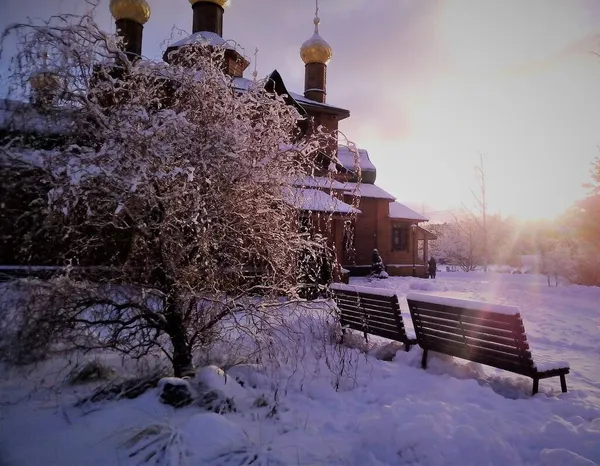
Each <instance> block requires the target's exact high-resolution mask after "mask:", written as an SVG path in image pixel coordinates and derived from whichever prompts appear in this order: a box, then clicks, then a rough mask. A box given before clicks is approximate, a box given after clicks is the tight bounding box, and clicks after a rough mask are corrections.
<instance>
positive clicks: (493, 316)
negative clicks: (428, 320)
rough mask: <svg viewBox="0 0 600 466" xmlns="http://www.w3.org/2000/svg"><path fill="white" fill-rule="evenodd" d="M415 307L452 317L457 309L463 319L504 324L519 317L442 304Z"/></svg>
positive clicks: (419, 304) (417, 304) (418, 304)
mask: <svg viewBox="0 0 600 466" xmlns="http://www.w3.org/2000/svg"><path fill="white" fill-rule="evenodd" d="M415 304H416V306H417V307H419V308H422V309H423V310H426V311H427V312H429V311H435V312H438V313H441V314H449V315H454V314H455V313H456V312H457V309H459V310H460V315H461V316H463V317H470V318H476V319H484V320H491V321H494V322H504V323H507V324H512V323H513V322H514V319H515V317H516V316H519V317H520V314H514V315H510V314H501V313H498V312H492V311H485V310H480V311H479V310H475V309H464V308H455V307H452V306H447V305H444V304H434V303H415Z"/></svg>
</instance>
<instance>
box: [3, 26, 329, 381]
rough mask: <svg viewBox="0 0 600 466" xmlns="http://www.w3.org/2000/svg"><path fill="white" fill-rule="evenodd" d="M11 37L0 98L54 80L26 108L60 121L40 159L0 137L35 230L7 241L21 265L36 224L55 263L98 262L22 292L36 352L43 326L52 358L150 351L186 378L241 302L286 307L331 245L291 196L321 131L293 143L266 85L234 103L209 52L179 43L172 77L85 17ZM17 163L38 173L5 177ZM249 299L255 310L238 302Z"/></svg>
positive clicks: (23, 144)
mask: <svg viewBox="0 0 600 466" xmlns="http://www.w3.org/2000/svg"><path fill="white" fill-rule="evenodd" d="M11 34H14V35H16V37H17V40H18V43H19V50H18V54H17V56H16V58H15V60H14V61H13V67H12V72H11V76H10V78H11V80H10V83H9V84H10V88H11V89H14V90H16V91H17V93H19V92H23V91H22V90H24V92H25V93H27V92H29V91H30V90H31V89H30V87H29V80H30V78H31V76H37V75H39V74H40V73H45V75H44V76H51V77H52V83H53V85H52V86H50V87H48V88H47V89H46V90H47V91H51V92H52V93H53V96H55V97H56V98H50V99H34V100H35V103H36V105H37V114H38V115H44V116H45V118H47V119H52V118H55V116H54V115H59V114H60V115H62V117H65V115H67V116H68V118H67V119H68V122H69V123H68V131H66V132H65V133H64V135H63V136H64V137H63V139H62V140H61V141H59V142H57V143H56V145H55V146H54V147H53V148H52V149H48V148H45V149H44V148H42V149H40V148H36V147H34V146H35V145H33V146H32V145H28V142H27V141H25V140H24V139H23V138H19V137H15V138H9V139H5V140H4V141H3V145H2V147H1V149H0V166H1V167H3V170H4V171H3V174H5V175H6V176H10V177H12V179H7V178H3V184H4V183H5V182H6V183H12V184H13V185H15V186H16V185H19V186H20V187H21V188H23V189H25V190H28V192H30V193H33V194H32V195H34V197H35V199H33V200H32V201H31V202H29V201H28V203H27V206H28V210H29V212H30V214H31V215H33V216H34V217H38V218H41V219H42V221H31V222H25V223H23V224H20V225H21V226H20V228H19V229H16V230H14V231H13V233H12V237H11V234H10V233H8V232H6V231H4V232H3V235H4V238H5V239H7V240H10V241H11V243H12V244H17V243H18V244H20V248H21V253H22V256H21V257H25V258H27V257H29V255H30V253H31V251H33V250H35V249H36V248H37V247H38V245H37V244H36V237H37V236H36V235H37V233H38V231H37V230H38V229H40V228H42V225H43V228H44V229H45V230H44V231H46V232H48V231H50V232H52V234H51V235H50V236H52V237H53V238H54V239H61V240H62V244H64V245H67V246H68V248H67V249H66V250H64V251H60V255H59V258H60V260H61V262H63V263H66V262H69V261H70V263H72V264H73V265H82V264H83V265H94V264H97V263H98V259H99V258H100V259H101V261H100V262H101V264H102V265H103V268H101V269H100V270H97V269H94V271H95V272H96V273H94V274H93V275H90V274H85V273H83V272H82V271H81V270H79V269H72V270H70V271H69V274H68V275H66V276H64V277H60V278H58V279H56V280H52V281H49V282H38V283H35V284H32V285H31V286H32V290H37V294H34V293H32V294H31V295H29V298H31V299H29V300H28V301H27V302H26V303H22V304H23V307H22V308H21V311H20V313H19V314H18V316H19V319H20V320H19V322H21V323H22V324H23V328H22V329H21V330H22V331H23V332H25V330H27V329H29V331H28V333H27V332H25V333H23V332H22V333H21V334H20V335H25V334H26V335H29V336H30V337H31V340H30V343H31V344H34V343H37V342H39V340H40V339H41V338H42V337H41V336H40V335H41V333H43V331H42V330H43V329H45V330H44V331H47V332H48V335H46V336H47V337H48V338H52V339H53V341H56V342H59V343H60V344H61V349H65V348H79V349H83V350H90V349H95V348H111V349H116V350H119V351H123V352H124V353H127V354H128V355H130V356H132V357H141V356H143V355H145V354H147V353H148V352H149V351H151V350H153V349H159V350H162V351H163V352H164V353H165V354H166V355H167V356H168V357H169V358H170V360H171V362H172V364H173V369H174V373H175V375H176V376H183V375H186V374H191V373H193V372H194V366H193V361H192V354H193V350H194V348H196V347H198V346H201V345H205V344H207V342H208V341H210V337H211V335H212V333H211V332H213V331H214V329H215V328H216V326H217V325H218V323H219V322H220V321H221V320H222V319H223V318H225V317H228V316H231V315H232V313H233V312H234V311H235V310H236V309H238V306H239V303H240V302H244V303H245V306H246V310H247V312H254V313H255V314H254V316H255V318H256V319H260V318H261V316H262V315H263V314H264V315H266V314H265V313H268V312H269V309H271V307H272V305H274V304H277V305H279V303H280V302H281V301H280V300H281V298H282V297H288V298H291V299H293V298H296V297H298V292H299V289H300V288H301V284H300V283H299V282H298V275H299V274H298V270H297V265H298V260H299V258H302V260H303V261H304V263H320V262H319V261H321V262H322V260H321V259H322V258H323V257H324V256H326V255H327V246H326V244H325V239H324V238H317V237H314V236H313V237H311V236H310V235H308V234H306V233H302V232H301V229H300V228H299V224H298V221H297V220H298V215H297V210H296V208H295V207H294V206H293V204H294V203H293V202H290V201H291V199H290V198H291V197H292V191H291V186H292V185H293V183H294V181H296V180H297V179H298V178H299V177H302V176H305V175H306V174H308V173H311V172H312V169H313V168H314V167H313V164H312V161H313V160H314V153H315V152H316V151H318V150H319V149H321V148H323V147H327V146H328V144H330V140H329V137H330V136H329V135H327V134H325V133H324V132H322V131H321V130H319V129H316V130H315V131H314V132H312V133H311V135H310V136H308V137H305V138H302V139H298V132H297V129H298V121H299V119H300V115H299V114H298V112H297V110H295V109H294V108H293V107H291V106H289V105H286V103H285V102H284V99H283V98H282V97H279V96H277V95H274V94H272V93H269V92H267V91H266V90H265V89H264V86H262V85H256V86H250V87H249V88H248V89H247V90H246V91H244V92H240V91H239V90H238V89H237V88H236V87H235V86H234V82H233V81H232V79H231V78H230V77H229V76H227V75H225V74H224V73H223V71H222V66H221V63H222V61H223V57H224V50H223V49H220V48H217V47H208V46H206V45H204V44H192V45H188V46H185V47H182V48H181V49H179V50H178V51H176V52H173V55H172V59H173V61H175V62H177V63H178V65H177V66H176V65H172V66H171V65H167V64H166V63H163V62H155V61H151V60H147V59H143V60H138V61H134V62H132V61H130V60H129V59H128V57H127V56H126V54H125V53H124V52H123V51H122V49H121V48H120V44H119V42H118V40H117V39H116V38H115V37H114V36H112V35H110V34H107V33H105V32H103V31H102V30H101V29H100V28H99V27H98V26H97V25H96V23H95V22H94V20H93V18H92V17H91V16H89V15H84V16H82V17H77V16H60V17H57V18H53V19H51V20H50V21H48V22H47V23H42V24H19V25H14V26H11V27H10V29H8V30H7V31H6V32H5V35H4V37H7V36H9V35H11ZM42 54H45V56H47V59H46V62H45V63H44V65H43V69H40V66H42V64H41V63H40V60H39V58H38V57H39V56H40V55H42ZM56 106H58V107H59V109H60V111H57V110H56ZM15 118H16V116H15ZM51 124H52V122H51ZM54 124H56V125H59V124H60V123H59V122H58V121H54ZM17 164H20V165H23V166H28V169H29V171H30V172H31V173H34V172H35V173H37V174H36V175H35V176H28V177H25V178H21V179H17V178H15V177H16V176H17V174H18V171H15V169H14V167H15V166H16V165H17ZM38 172H41V173H38ZM40 179H43V182H44V185H45V186H46V188H45V191H44V192H40V191H39V190H38V189H37V186H36V185H35V184H36V183H39V180H40ZM17 181H18V183H17ZM19 183H20V184H19ZM36 196H37V197H36ZM17 207H18V205H17ZM19 209H21V210H20V211H22V210H23V209H22V208H21V207H19ZM20 211H19V212H20ZM15 212H16V211H15ZM111 238H112V239H111ZM111 245H112V247H110V246H111ZM310 257H312V258H313V259H314V260H309V259H310ZM256 294H260V295H261V297H262V299H261V300H260V302H257V301H251V300H249V299H247V300H245V301H244V297H248V296H251V295H256ZM36 296H37V297H36ZM34 330H35V331H34Z"/></svg>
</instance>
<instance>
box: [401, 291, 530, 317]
mask: <svg viewBox="0 0 600 466" xmlns="http://www.w3.org/2000/svg"><path fill="white" fill-rule="evenodd" d="M406 299H407V300H414V301H422V302H425V303H430V304H441V305H443V306H452V307H461V308H463V309H471V310H474V311H482V312H496V313H498V314H505V315H511V316H514V315H517V314H520V312H521V311H520V309H519V308H518V307H516V306H506V305H504V304H493V303H485V302H482V301H473V300H470V299H458V298H450V297H448V296H439V295H430V294H419V293H409V294H408V296H406Z"/></svg>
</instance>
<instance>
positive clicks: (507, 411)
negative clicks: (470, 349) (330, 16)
mask: <svg viewBox="0 0 600 466" xmlns="http://www.w3.org/2000/svg"><path fill="white" fill-rule="evenodd" d="M351 283H352V284H356V285H361V286H370V287H377V288H387V289H392V290H395V291H396V292H397V293H398V295H399V297H400V299H401V301H400V302H401V306H402V308H403V316H404V319H405V322H406V323H407V327H409V328H410V327H411V326H412V325H411V323H410V316H409V314H408V311H407V309H408V307H407V305H406V300H405V297H406V295H407V294H408V293H409V292H418V293H435V294H441V295H444V296H454V297H459V298H465V299H476V300H479V301H490V302H494V303H497V304H505V305H511V306H518V307H520V308H521V312H522V315H523V319H524V322H525V328H526V331H527V334H528V337H529V340H530V344H531V346H532V350H533V354H534V358H535V357H536V355H539V356H541V357H548V358H552V359H557V360H566V361H568V362H569V363H570V366H571V374H569V375H568V376H567V383H568V386H569V392H568V393H566V394H562V393H560V384H559V380H558V378H553V379H546V380H542V381H541V382H540V393H538V394H537V395H536V396H534V397H531V396H530V392H531V385H532V382H531V380H530V379H527V378H525V377H520V376H517V375H514V374H510V373H507V372H503V371H498V370H495V369H492V368H489V367H482V366H480V365H477V364H473V363H467V362H465V361H460V360H453V359H452V358H447V357H442V356H437V357H431V358H430V362H429V367H428V369H427V370H426V371H424V370H422V369H421V368H420V357H421V350H420V349H419V348H418V347H417V348H413V349H411V351H410V352H409V353H406V352H404V351H403V350H400V351H398V352H397V354H396V357H395V358H394V360H393V361H392V362H385V361H380V360H378V359H376V358H375V357H373V356H365V355H364V354H362V353H360V352H359V351H358V350H348V351H346V352H344V353H339V352H337V350H336V349H335V348H334V347H333V346H330V347H325V346H323V345H321V344H320V343H321V342H322V341H324V339H323V335H319V334H318V332H316V333H315V334H314V335H311V337H310V338H307V347H305V348H304V349H303V351H300V352H298V358H297V359H294V358H292V359H289V360H288V362H287V363H285V364H283V365H282V367H281V370H280V372H279V373H278V374H277V375H276V376H275V375H273V373H272V372H269V373H268V374H267V375H265V376H262V377H261V376H260V374H259V373H258V372H257V371H256V370H255V368H254V367H253V366H248V365H245V366H239V367H237V368H236V367H234V368H233V369H231V370H230V375H237V376H240V377H241V378H244V374H245V377H246V380H247V381H249V383H246V384H244V386H243V387H241V386H240V385H238V384H237V382H235V380H234V379H233V378H231V377H230V378H227V379H223V380H222V382H221V383H224V385H223V387H222V388H223V391H225V392H227V393H228V394H229V395H230V396H232V397H233V398H234V399H235V404H236V406H237V411H236V412H232V413H226V414H223V415H220V414H214V413H208V412H205V411H203V410H201V409H200V408H197V407H186V408H182V409H178V410H175V409H173V408H171V407H169V406H166V405H163V404H161V403H160V401H159V400H158V396H157V394H156V390H153V391H150V392H147V393H146V394H144V395H142V396H141V397H139V398H137V399H134V400H125V401H118V402H106V403H103V404H98V405H97V406H93V407H92V409H87V410H82V409H79V408H74V407H73V401H74V400H75V399H77V397H78V396H81V395H82V394H84V393H87V392H89V390H91V387H86V386H83V387H82V386H79V387H78V388H76V389H75V388H73V387H67V386H62V387H61V388H60V389H58V390H55V391H49V390H46V389H37V390H35V391H31V390H30V389H31V388H32V387H34V386H37V385H39V383H40V377H41V369H39V370H40V374H39V375H38V376H35V377H31V378H28V379H23V378H19V377H15V376H14V374H11V377H8V374H5V375H3V377H2V380H1V382H0V390H1V392H0V394H1V395H0V402H1V403H2V404H1V411H0V465H1V466H34V465H35V466H37V465H60V466H70V465H73V466H75V465H77V466H79V465H86V466H87V465H90V466H93V465H98V466H99V465H103V466H104V465H106V466H110V465H130V464H131V465H132V464H170V465H176V464H177V465H179V464H180V465H183V464H189V465H204V464H207V465H219V464H226V465H229V464H231V465H233V464H236V465H246V464H254V465H267V464H269V465H285V464H302V465H305V464H306V465H308V464H310V465H317V464H320V465H390V464H410V465H502V466H506V465H546V466H563V465H577V466H579V465H581V466H583V465H588V466H589V465H593V464H599V465H600V339H599V336H600V306H599V304H598V303H600V288H594V287H589V288H588V287H580V286H560V287H557V288H548V287H547V284H546V280H545V278H544V277H539V276H534V275H507V274H488V275H486V274H483V273H469V274H466V273H458V272H456V273H443V272H442V273H439V274H438V278H437V279H436V280H422V279H414V278H389V279H387V280H376V281H373V282H369V281H368V280H367V279H366V278H360V279H353V280H352V281H351ZM299 328H300V327H299ZM377 343H378V345H379V346H381V345H385V344H386V343H387V342H385V341H383V340H378V341H377ZM370 353H371V354H373V351H371V352H370ZM340 356H343V359H340ZM336 357H337V359H336ZM113 362H114V361H113ZM342 363H343V368H344V372H343V375H341V376H340V373H341V369H342ZM115 364H116V362H115ZM207 374H208V375H210V377H208V378H209V379H211V380H212V381H213V382H211V383H217V384H218V383H219V380H220V379H219V372H218V370H216V369H210V370H209V372H208V373H207V372H206V371H204V372H202V373H201V374H200V377H202V378H203V380H206V378H207ZM215 380H216V382H215ZM335 382H337V385H338V390H336V389H335V388H334V385H335ZM252 386H254V387H255V388H253V387H252ZM275 388H276V389H277V390H276V391H275ZM75 390H77V391H78V392H75ZM257 400H262V402H257ZM150 426H152V428H151V429H148V430H147V431H146V432H145V433H144V434H143V435H140V436H139V437H138V440H139V441H138V442H137V443H135V445H133V444H129V445H123V443H124V442H126V440H128V439H130V438H131V437H132V436H133V435H134V433H135V432H138V431H141V430H143V429H146V428H148V427H150ZM140 439H141V440H140ZM143 442H150V443H151V445H150V446H149V447H148V449H152V448H155V447H156V446H160V445H169V446H168V448H167V449H166V450H165V451H166V452H168V455H171V456H170V461H168V462H167V460H165V461H164V462H162V463H153V462H152V461H153V460H151V461H150V462H144V461H145V459H144V458H145V457H144V454H143V453H144V452H146V451H147V450H148V449H142V453H139V454H133V455H132V453H135V452H136V451H138V450H140V449H141V448H142V446H143V445H144V444H143ZM130 455H131V456H130ZM154 458H156V457H154Z"/></svg>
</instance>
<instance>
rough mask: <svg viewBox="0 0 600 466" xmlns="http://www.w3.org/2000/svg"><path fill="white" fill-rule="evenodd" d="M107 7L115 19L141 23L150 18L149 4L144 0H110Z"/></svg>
mask: <svg viewBox="0 0 600 466" xmlns="http://www.w3.org/2000/svg"><path fill="white" fill-rule="evenodd" d="M109 8H110V13H111V14H112V15H113V18H115V20H117V21H119V20H120V19H128V20H130V21H135V22H136V23H138V24H142V25H143V24H146V22H148V20H149V19H150V6H149V5H148V2H146V0H110V4H109Z"/></svg>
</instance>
